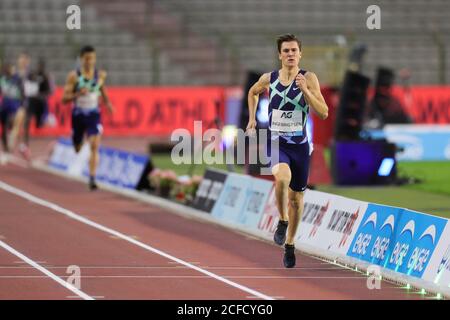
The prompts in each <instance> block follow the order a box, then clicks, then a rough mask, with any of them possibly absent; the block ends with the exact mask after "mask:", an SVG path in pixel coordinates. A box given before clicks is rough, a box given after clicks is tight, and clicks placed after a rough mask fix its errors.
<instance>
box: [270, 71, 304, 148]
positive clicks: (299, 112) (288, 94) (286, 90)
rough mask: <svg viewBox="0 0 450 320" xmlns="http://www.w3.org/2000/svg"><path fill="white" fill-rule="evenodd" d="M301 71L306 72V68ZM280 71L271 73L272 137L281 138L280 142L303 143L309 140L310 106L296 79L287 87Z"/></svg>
mask: <svg viewBox="0 0 450 320" xmlns="http://www.w3.org/2000/svg"><path fill="white" fill-rule="evenodd" d="M299 73H301V74H303V75H304V74H305V73H306V70H300V71H299ZM278 77H279V71H278V70H276V71H273V72H272V73H271V74H270V89H269V129H270V131H271V137H272V139H277V138H281V139H280V142H285V143H288V144H302V143H306V142H308V137H307V132H306V121H307V118H308V113H309V106H308V104H307V102H306V100H305V98H304V97H303V92H302V90H300V88H298V87H297V85H296V83H295V80H294V81H292V83H291V84H290V85H289V86H287V87H285V86H284V85H282V84H281V82H280V79H279V78H278Z"/></svg>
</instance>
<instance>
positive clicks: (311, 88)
mask: <svg viewBox="0 0 450 320" xmlns="http://www.w3.org/2000/svg"><path fill="white" fill-rule="evenodd" d="M296 83H297V86H298V87H299V88H300V89H301V90H302V91H303V94H304V96H305V99H306V102H308V104H309V105H310V106H311V108H312V109H313V110H314V111H315V112H316V113H317V115H318V116H319V117H320V118H321V119H322V120H325V119H326V118H327V117H328V106H327V104H326V102H325V99H324V98H323V96H322V93H321V92H320V85H319V79H317V76H316V74H315V73H314V72H310V71H309V72H307V73H306V74H305V75H304V76H303V75H302V74H299V75H298V76H297V78H296Z"/></svg>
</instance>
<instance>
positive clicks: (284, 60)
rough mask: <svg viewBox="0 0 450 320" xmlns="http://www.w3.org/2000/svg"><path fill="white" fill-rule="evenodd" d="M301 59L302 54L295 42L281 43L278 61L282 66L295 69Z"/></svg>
mask: <svg viewBox="0 0 450 320" xmlns="http://www.w3.org/2000/svg"><path fill="white" fill-rule="evenodd" d="M301 57H302V53H301V52H300V48H299V47H298V43H297V41H289V42H283V43H282V44H281V52H280V54H279V59H280V60H281V64H282V65H283V66H285V67H291V68H292V67H297V66H298V64H299V62H300V58H301Z"/></svg>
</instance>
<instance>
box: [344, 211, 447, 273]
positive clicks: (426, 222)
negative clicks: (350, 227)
mask: <svg viewBox="0 0 450 320" xmlns="http://www.w3.org/2000/svg"><path fill="white" fill-rule="evenodd" d="M446 223H447V220H446V219H442V218H438V217H434V216H430V215H426V214H422V213H419V212H415V211H410V210H405V209H401V208H393V207H387V206H381V205H374V204H369V206H368V208H367V210H366V213H365V215H364V218H363V220H362V222H361V224H360V227H359V229H358V231H357V232H356V235H355V238H354V239H353V242H352V244H351V245H350V249H349V251H348V253H347V255H348V256H351V257H356V258H359V259H361V260H364V261H367V262H370V263H371V264H377V265H380V266H382V267H385V268H388V269H391V270H394V271H396V272H400V273H403V274H407V275H410V276H414V277H418V278H421V277H422V275H423V273H424V271H425V269H426V267H427V265H428V263H429V261H430V258H431V255H432V254H433V252H434V250H435V247H436V244H437V243H438V241H439V239H440V237H441V235H442V231H443V230H444V228H445V225H446Z"/></svg>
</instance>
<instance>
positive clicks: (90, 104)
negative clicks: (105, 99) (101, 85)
mask: <svg viewBox="0 0 450 320" xmlns="http://www.w3.org/2000/svg"><path fill="white" fill-rule="evenodd" d="M98 96H99V95H98V92H88V93H87V94H85V95H82V96H80V97H78V99H77V102H76V106H77V107H79V108H82V109H95V108H97V106H98Z"/></svg>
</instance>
